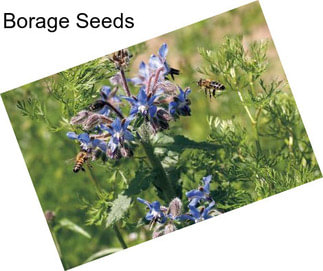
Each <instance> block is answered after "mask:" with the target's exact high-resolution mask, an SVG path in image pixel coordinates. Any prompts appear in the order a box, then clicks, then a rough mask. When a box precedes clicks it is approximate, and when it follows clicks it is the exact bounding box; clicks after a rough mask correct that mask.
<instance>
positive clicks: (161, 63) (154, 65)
mask: <svg viewBox="0 0 323 271" xmlns="http://www.w3.org/2000/svg"><path fill="white" fill-rule="evenodd" d="M167 53H168V46H167V44H166V43H163V44H162V46H160V48H159V50H158V55H157V56H156V55H152V56H151V57H150V59H149V68H150V69H151V70H157V69H159V68H163V71H162V73H161V74H162V75H163V77H166V76H167V75H171V77H172V78H173V79H174V75H178V74H179V70H176V69H173V68H171V67H170V66H169V65H168V63H167V61H166V56H167Z"/></svg>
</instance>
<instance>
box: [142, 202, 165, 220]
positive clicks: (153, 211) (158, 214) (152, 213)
mask: <svg viewBox="0 0 323 271" xmlns="http://www.w3.org/2000/svg"><path fill="white" fill-rule="evenodd" d="M137 200H138V201H139V202H140V203H143V204H145V205H146V206H147V207H148V208H149V211H148V213H147V214H146V216H145V218H146V220H148V221H157V222H159V223H162V224H163V223H165V222H166V220H167V218H166V216H165V214H164V213H163V212H162V211H161V209H160V207H161V206H160V203H159V202H158V201H154V202H152V203H150V202H148V201H147V200H144V199H142V198H137Z"/></svg>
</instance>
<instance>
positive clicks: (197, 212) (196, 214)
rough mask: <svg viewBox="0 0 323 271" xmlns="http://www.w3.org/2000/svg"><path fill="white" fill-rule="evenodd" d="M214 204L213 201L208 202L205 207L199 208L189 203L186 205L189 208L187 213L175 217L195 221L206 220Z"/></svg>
mask: <svg viewBox="0 0 323 271" xmlns="http://www.w3.org/2000/svg"><path fill="white" fill-rule="evenodd" d="M214 206H215V202H214V201H212V202H210V203H209V205H208V206H207V207H205V206H202V207H200V208H197V207H195V206H191V205H189V206H188V207H189V209H190V212H189V214H185V215H180V216H178V217H177V218H176V219H177V220H180V221H183V220H191V221H194V222H195V223H197V222H200V221H202V220H206V219H208V218H210V217H211V216H210V212H211V210H212V208H213V207H214Z"/></svg>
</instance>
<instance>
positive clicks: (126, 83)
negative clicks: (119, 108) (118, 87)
mask: <svg viewBox="0 0 323 271" xmlns="http://www.w3.org/2000/svg"><path fill="white" fill-rule="evenodd" d="M120 74H121V79H122V83H123V88H124V90H125V92H126V94H127V96H128V97H130V96H131V93H130V90H129V86H128V82H127V79H126V75H125V73H124V69H123V68H121V69H120Z"/></svg>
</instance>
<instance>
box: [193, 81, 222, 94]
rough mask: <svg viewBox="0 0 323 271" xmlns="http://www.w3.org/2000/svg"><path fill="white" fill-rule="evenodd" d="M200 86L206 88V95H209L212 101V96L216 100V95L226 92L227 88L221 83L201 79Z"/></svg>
mask: <svg viewBox="0 0 323 271" xmlns="http://www.w3.org/2000/svg"><path fill="white" fill-rule="evenodd" d="M197 84H198V86H199V87H201V88H204V91H205V95H207V94H208V93H209V96H210V99H211V98H212V96H213V97H214V98H216V94H217V93H218V92H219V91H220V92H221V91H223V90H225V86H224V85H222V84H221V83H219V82H216V81H213V80H211V79H200V80H199V81H198V82H197Z"/></svg>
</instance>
